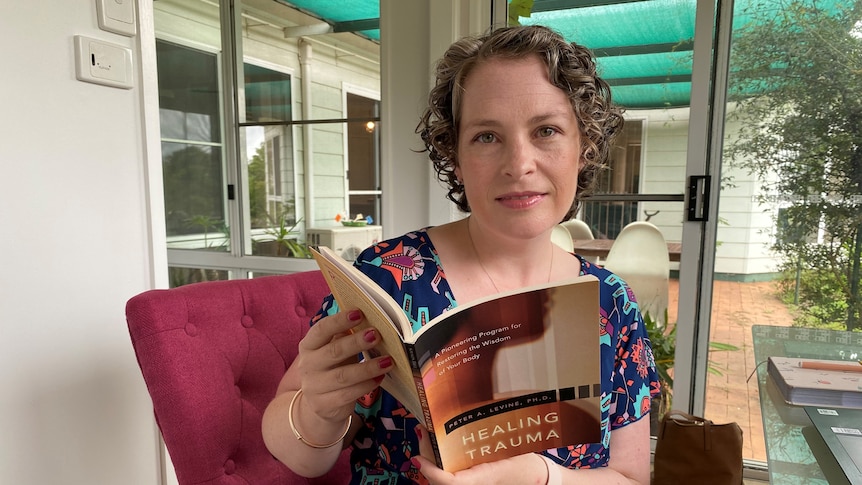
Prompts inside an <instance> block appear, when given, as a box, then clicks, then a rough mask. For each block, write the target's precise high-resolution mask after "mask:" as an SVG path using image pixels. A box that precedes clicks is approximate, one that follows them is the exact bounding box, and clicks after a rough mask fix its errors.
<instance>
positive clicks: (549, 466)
mask: <svg viewBox="0 0 862 485" xmlns="http://www.w3.org/2000/svg"><path fill="white" fill-rule="evenodd" d="M538 456H539V457H540V458H541V459H542V461H544V462H545V468H546V470H547V472H548V479H547V481H545V485H562V483H563V475H562V472H561V471H560V465H558V464H557V462H555V461H554V460H552V459H550V458H548V457H547V456H545V455H538Z"/></svg>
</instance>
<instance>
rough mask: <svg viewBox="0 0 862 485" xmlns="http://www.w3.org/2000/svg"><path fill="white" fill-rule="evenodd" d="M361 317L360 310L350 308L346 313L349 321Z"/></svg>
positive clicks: (355, 320) (357, 319)
mask: <svg viewBox="0 0 862 485" xmlns="http://www.w3.org/2000/svg"><path fill="white" fill-rule="evenodd" d="M361 318H362V312H360V311H359V310H351V311H350V312H349V313H348V314H347V319H348V320H350V321H351V322H358V321H359V320H360V319H361Z"/></svg>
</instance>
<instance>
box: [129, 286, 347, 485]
mask: <svg viewBox="0 0 862 485" xmlns="http://www.w3.org/2000/svg"><path fill="white" fill-rule="evenodd" d="M328 292H329V289H328V288H327V286H326V282H325V281H324V279H323V276H322V275H321V273H320V272H319V271H309V272H304V273H295V274H291V275H284V276H269V277H262V278H256V279H250V280H230V281H214V282H207V283H197V284H192V285H187V286H182V287H179V288H175V289H171V290H151V291H147V292H144V293H142V294H140V295H137V296H135V297H133V298H132V299H130V300H129V301H128V303H127V304H126V320H127V323H128V326H129V333H130V335H131V338H132V345H133V346H134V349H135V354H136V356H137V359H138V365H139V366H140V368H141V372H142V373H143V376H144V381H145V383H146V385H147V389H148V390H149V393H150V396H151V398H152V400H153V408H154V412H155V416H156V422H157V423H158V425H159V429H160V430H161V433H162V436H163V438H164V440H165V445H166V446H167V449H168V452H169V454H170V456H171V460H172V461H173V464H174V468H175V470H176V474H177V479H178V480H179V483H181V484H191V483H194V484H212V485H223V484H224V485H227V484H254V485H264V484H273V485H274V484H284V485H289V484H338V483H347V482H348V481H349V476H350V472H349V465H348V460H347V455H348V452H347V451H345V452H344V453H342V455H341V459H340V461H339V463H338V464H337V465H336V467H335V468H334V469H333V470H332V471H331V472H330V473H329V474H328V475H325V476H323V477H319V478H316V479H306V478H301V477H299V476H297V475H295V474H294V473H292V472H291V471H290V470H289V469H288V468H287V467H285V466H284V465H282V464H281V463H280V462H279V461H278V460H276V459H275V458H273V457H272V455H270V453H269V452H268V450H267V449H266V447H265V446H264V443H263V438H262V436H261V429H260V426H261V416H262V414H263V411H264V408H265V407H266V405H267V404H268V403H269V401H270V400H271V399H272V397H273V396H274V395H275V390H276V388H277V386H278V382H279V380H280V379H281V376H282V375H283V374H284V372H285V370H286V369H287V367H288V366H289V365H290V363H291V362H292V361H293V359H294V358H295V357H296V354H297V344H298V342H299V340H300V339H301V338H302V337H303V336H304V335H305V333H306V332H307V331H308V323H309V319H310V318H311V316H312V315H314V313H316V312H317V310H318V309H319V307H320V304H321V302H322V299H323V297H324V296H325V295H326V294H327V293H328ZM286 432H289V431H286Z"/></svg>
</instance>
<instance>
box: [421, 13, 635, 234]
mask: <svg viewBox="0 0 862 485" xmlns="http://www.w3.org/2000/svg"><path fill="white" fill-rule="evenodd" d="M534 55H535V56H538V57H539V58H540V59H541V60H542V62H544V64H545V65H546V66H547V68H548V78H549V79H550V81H551V84H553V85H554V86H557V87H558V88H560V89H562V90H563V91H564V92H565V93H567V95H568V97H569V100H570V102H571V104H572V109H573V110H574V112H575V116H576V117H577V119H578V122H579V124H580V129H581V143H582V145H583V146H582V150H581V151H582V153H581V159H582V161H583V166H582V167H581V170H580V171H579V173H578V189H577V195H576V196H575V199H574V200H573V201H572V205H571V208H570V209H569V211H568V212H567V213H566V216H565V217H564V218H563V220H568V219H570V218H571V217H572V216H573V215H574V214H575V213H576V212H577V208H578V203H579V201H580V199H581V198H582V197H583V196H585V195H587V194H589V193H590V192H591V191H592V189H593V183H594V181H595V178H596V174H597V173H598V171H599V170H600V169H602V168H604V167H606V164H607V160H608V157H609V155H610V149H611V145H612V143H613V139H614V137H615V136H616V135H617V134H618V133H619V132H620V131H621V130H622V127H623V116H622V113H623V111H622V109H620V108H619V107H616V106H614V105H613V104H612V103H611V89H610V86H609V85H608V83H607V82H605V81H604V80H602V79H601V78H599V77H598V75H597V74H596V64H595V61H594V60H593V56H592V53H591V52H590V51H589V50H588V49H587V48H585V47H583V46H581V45H578V44H576V43H574V42H572V43H569V42H567V41H566V40H565V39H564V38H563V37H562V36H561V35H560V34H559V33H557V32H555V31H553V30H551V29H549V28H547V27H543V26H538V25H535V26H519V27H506V28H500V29H497V30H494V31H493V32H491V33H488V34H485V35H483V36H481V37H465V38H463V39H461V40H458V41H456V42H455V43H453V44H452V45H451V46H450V47H449V49H447V50H446V53H445V54H443V57H442V58H441V59H440V60H439V61H438V62H437V65H436V78H437V81H436V84H435V86H434V88H432V89H431V93H430V94H429V95H428V108H426V110H425V112H424V113H423V115H422V118H421V119H420V121H419V125H418V126H417V127H416V133H418V134H419V135H420V136H421V137H422V141H423V142H424V143H425V149H424V150H423V151H427V152H428V157H429V158H430V159H431V161H432V162H433V163H434V169H435V171H436V172H437V178H438V179H439V180H440V181H441V182H443V183H444V184H446V185H447V186H448V188H449V192H448V194H447V195H446V197H447V198H448V199H449V200H451V201H453V202H455V204H457V206H458V208H460V209H461V210H462V211H464V212H470V204H469V203H468V201H467V196H466V194H465V193H464V186H463V185H461V184H460V182H459V181H458V179H457V177H456V176H455V168H456V167H457V166H458V153H457V147H458V126H459V121H460V113H461V96H462V94H463V86H464V82H465V81H466V79H467V76H469V75H470V73H471V72H472V71H473V69H475V68H476V66H477V65H479V64H480V63H482V62H487V61H488V60H491V59H521V58H525V57H528V56H534Z"/></svg>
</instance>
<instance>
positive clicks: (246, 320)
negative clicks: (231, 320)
mask: <svg viewBox="0 0 862 485" xmlns="http://www.w3.org/2000/svg"><path fill="white" fill-rule="evenodd" d="M239 321H240V323H242V326H243V327H245V328H250V327H251V326H252V325H254V320H253V319H252V318H251V317H250V316H248V315H243V316H242V318H240V319H239Z"/></svg>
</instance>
